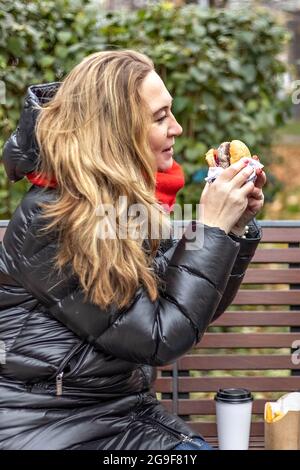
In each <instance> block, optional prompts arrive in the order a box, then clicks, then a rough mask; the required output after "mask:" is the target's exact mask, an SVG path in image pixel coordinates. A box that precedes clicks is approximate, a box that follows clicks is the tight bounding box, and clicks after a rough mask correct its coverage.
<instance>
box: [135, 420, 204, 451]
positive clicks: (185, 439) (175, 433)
mask: <svg viewBox="0 0 300 470" xmlns="http://www.w3.org/2000/svg"><path fill="white" fill-rule="evenodd" d="M143 421H144V422H147V421H149V422H151V423H152V424H153V425H156V426H158V427H159V428H161V429H163V430H164V431H165V432H167V433H168V434H170V435H172V436H174V437H176V438H177V439H180V440H181V442H183V443H184V442H189V443H190V444H193V445H194V446H196V447H199V449H200V448H201V447H202V445H201V444H198V442H195V441H194V439H193V438H192V437H189V436H187V435H186V434H183V433H182V432H179V431H175V430H174V429H171V428H169V426H166V425H165V424H163V423H160V422H159V421H157V420H155V419H154V418H150V417H147V418H144V419H143Z"/></svg>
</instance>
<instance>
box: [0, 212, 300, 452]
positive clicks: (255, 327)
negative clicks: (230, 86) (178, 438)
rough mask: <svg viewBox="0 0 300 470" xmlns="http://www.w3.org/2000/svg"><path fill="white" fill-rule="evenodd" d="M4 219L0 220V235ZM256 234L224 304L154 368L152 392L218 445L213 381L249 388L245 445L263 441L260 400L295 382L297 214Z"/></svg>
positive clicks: (299, 288)
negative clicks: (195, 336)
mask: <svg viewBox="0 0 300 470" xmlns="http://www.w3.org/2000/svg"><path fill="white" fill-rule="evenodd" d="M6 225H7V221H0V241H1V240H2V238H3V235H4V231H5V227H6ZM261 225H262V227H263V240H262V244H261V245H260V247H259V249H258V250H257V252H256V255H255V258H254V259H253V263H252V264H251V266H250V268H249V269H248V271H247V274H246V277H245V279H244V282H243V285H242V287H241V289H240V291H239V293H238V294H237V296H236V298H235V300H234V302H233V304H232V306H231V307H230V309H229V310H228V311H227V312H226V313H224V314H223V316H221V318H219V319H218V320H217V321H216V322H215V323H214V324H213V325H212V326H211V327H210V328H209V330H208V332H207V333H206V334H205V335H204V337H203V339H202V341H201V342H200V343H199V344H198V345H197V347H196V348H195V349H194V350H192V351H190V353H189V354H187V355H185V356H184V357H182V358H180V359H179V360H178V361H177V362H176V363H175V364H173V365H170V366H165V367H162V368H159V370H158V378H157V380H156V383H155V387H156V391H157V392H158V397H159V398H161V399H162V402H163V403H164V405H165V406H166V407H167V408H168V409H169V410H170V411H172V412H173V413H176V414H178V415H179V416H181V417H183V419H185V420H186V421H188V422H189V423H190V424H191V426H192V427H193V428H194V429H195V431H197V432H200V433H201V434H202V435H203V436H204V437H205V438H206V439H207V440H208V441H209V442H211V443H212V444H213V445H214V446H217V430H216V424H215V403H214V400H213V396H214V394H215V392H216V391H217V390H218V389H219V388H226V387H243V388H248V389H250V390H251V391H252V392H253V394H254V398H255V400H254V404H253V422H252V426H251V441H250V447H251V448H255V449H262V448H264V424H263V411H264V404H265V402H266V401H267V400H268V399H269V400H275V399H277V398H278V397H279V396H280V395H282V394H283V393H286V392H291V391H295V390H299V389H300V365H299V364H296V363H293V362H292V352H293V343H294V341H298V345H297V346H295V349H298V348H299V346H300V222H296V221H263V222H261Z"/></svg>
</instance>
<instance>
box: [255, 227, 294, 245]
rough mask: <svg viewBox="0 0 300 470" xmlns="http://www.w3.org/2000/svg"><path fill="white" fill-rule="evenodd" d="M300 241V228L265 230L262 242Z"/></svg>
mask: <svg viewBox="0 0 300 470" xmlns="http://www.w3.org/2000/svg"><path fill="white" fill-rule="evenodd" d="M299 240H300V228H299V227H290V228H280V227H276V228H275V227H273V228H267V227H266V228H263V237H262V241H263V242H267V243H281V242H286V243H297V242H298V243H299Z"/></svg>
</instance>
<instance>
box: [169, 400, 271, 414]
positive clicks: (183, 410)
mask: <svg viewBox="0 0 300 470" xmlns="http://www.w3.org/2000/svg"><path fill="white" fill-rule="evenodd" d="M266 401H267V400H266V399H265V400H264V399H259V400H254V402H253V408H252V412H253V414H263V413H264V408H265V403H266ZM161 403H162V404H163V405H164V406H165V407H166V408H167V410H168V411H170V412H171V411H172V400H161ZM215 412H216V406H215V402H214V400H195V399H179V400H178V414H179V415H214V414H215Z"/></svg>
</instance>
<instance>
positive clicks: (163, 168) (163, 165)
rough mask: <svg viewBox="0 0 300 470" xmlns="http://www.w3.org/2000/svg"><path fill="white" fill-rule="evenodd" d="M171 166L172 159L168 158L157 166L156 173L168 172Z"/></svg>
mask: <svg viewBox="0 0 300 470" xmlns="http://www.w3.org/2000/svg"><path fill="white" fill-rule="evenodd" d="M172 165H173V158H170V159H169V160H167V161H164V162H159V163H158V165H157V169H158V171H166V170H169V169H170V168H171V167H172Z"/></svg>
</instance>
